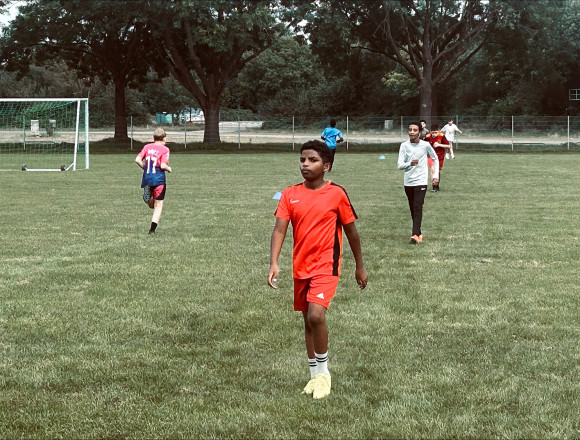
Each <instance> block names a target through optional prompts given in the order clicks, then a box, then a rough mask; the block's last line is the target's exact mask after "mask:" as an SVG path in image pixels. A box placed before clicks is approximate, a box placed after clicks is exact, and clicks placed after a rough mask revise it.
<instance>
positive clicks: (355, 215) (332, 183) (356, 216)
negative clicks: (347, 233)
mask: <svg viewBox="0 0 580 440" xmlns="http://www.w3.org/2000/svg"><path fill="white" fill-rule="evenodd" d="M330 184H331V185H334V186H338V187H339V188H340V189H341V190H343V191H344V193H345V194H346V198H347V199H348V203H350V209H352V212H353V213H354V218H356V219H358V215H357V214H356V211H355V210H354V206H352V202H351V201H350V197H349V196H348V193H347V192H346V189H344V188H343V187H342V186H340V185H337V184H336V183H334V182H330Z"/></svg>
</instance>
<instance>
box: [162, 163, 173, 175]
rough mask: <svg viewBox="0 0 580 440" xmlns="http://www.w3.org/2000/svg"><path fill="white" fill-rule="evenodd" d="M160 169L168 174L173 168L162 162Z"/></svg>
mask: <svg viewBox="0 0 580 440" xmlns="http://www.w3.org/2000/svg"><path fill="white" fill-rule="evenodd" d="M159 168H161V170H162V171H167V172H168V173H170V172H171V167H170V166H169V164H168V163H164V162H161V165H159Z"/></svg>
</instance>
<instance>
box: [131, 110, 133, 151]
mask: <svg viewBox="0 0 580 440" xmlns="http://www.w3.org/2000/svg"><path fill="white" fill-rule="evenodd" d="M131 151H133V115H131Z"/></svg>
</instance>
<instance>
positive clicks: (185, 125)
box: [183, 113, 191, 150]
mask: <svg viewBox="0 0 580 440" xmlns="http://www.w3.org/2000/svg"><path fill="white" fill-rule="evenodd" d="M190 114H191V113H190ZM183 149H184V150H187V121H186V120H185V115H184V116H183Z"/></svg>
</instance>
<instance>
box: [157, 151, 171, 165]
mask: <svg viewBox="0 0 580 440" xmlns="http://www.w3.org/2000/svg"><path fill="white" fill-rule="evenodd" d="M159 163H160V164H161V163H167V164H168V163H169V148H166V149H165V151H164V152H163V154H162V155H161V157H160V158H159Z"/></svg>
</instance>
